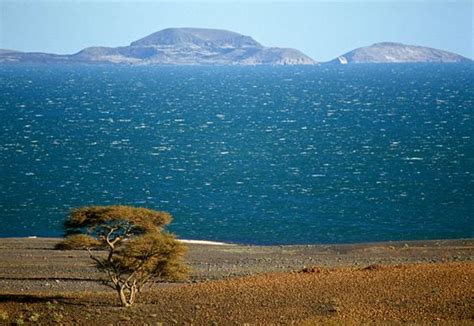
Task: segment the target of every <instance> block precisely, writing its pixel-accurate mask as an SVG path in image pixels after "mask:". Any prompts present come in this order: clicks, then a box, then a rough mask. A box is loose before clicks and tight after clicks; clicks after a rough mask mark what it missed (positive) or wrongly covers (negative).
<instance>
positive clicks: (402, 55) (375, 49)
mask: <svg viewBox="0 0 474 326" xmlns="http://www.w3.org/2000/svg"><path fill="white" fill-rule="evenodd" d="M470 61H471V60H470V59H468V58H465V57H463V56H460V55H458V54H455V53H451V52H447V51H443V50H438V49H433V48H429V47H424V46H416V45H406V44H402V43H394V42H381V43H375V44H372V45H370V46H364V47H361V48H357V49H355V50H352V51H350V52H347V53H346V54H343V55H341V56H339V57H337V58H336V59H334V60H332V61H330V62H329V63H333V64H351V63H409V62H413V63H414V62H418V63H420V62H428V63H429V62H432V63H452V62H470Z"/></svg>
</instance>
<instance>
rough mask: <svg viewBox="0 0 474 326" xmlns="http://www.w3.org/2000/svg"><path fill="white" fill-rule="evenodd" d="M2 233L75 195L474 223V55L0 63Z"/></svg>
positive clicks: (230, 229) (39, 227) (211, 235)
mask: <svg viewBox="0 0 474 326" xmlns="http://www.w3.org/2000/svg"><path fill="white" fill-rule="evenodd" d="M0 91H1V93H0V119H1V121H0V155H1V161H0V222H1V225H0V236H2V237H7V236H28V235H37V236H58V235H61V234H62V222H63V220H64V219H65V217H66V216H67V213H68V211H69V210H70V209H71V208H72V207H78V206H83V205H110V204H129V205H136V206H145V207H149V208H153V209H159V210H165V211H169V212H171V213H172V215H173V217H174V221H173V223H172V225H171V227H170V229H171V230H172V231H173V232H175V233H176V234H177V235H178V236H179V237H181V238H190V239H206V240H218V241H230V242H238V243H252V244H295V243H340V242H364V241H380V240H409V239H436V238H465V237H473V235H474V226H473V225H474V220H473V211H474V200H473V196H474V179H473V173H474V141H473V137H474V133H473V126H474V125H473V108H474V105H473V102H474V66H473V65H458V64H452V65H451V64H446V65H436V64H429V65H357V66H334V67H329V66H326V67H325V66H320V67H117V66H61V65H54V66H47V65H37V66H35V65H18V66H14V65H11V66H0Z"/></svg>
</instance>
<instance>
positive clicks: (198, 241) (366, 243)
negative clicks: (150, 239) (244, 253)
mask: <svg viewBox="0 0 474 326" xmlns="http://www.w3.org/2000/svg"><path fill="white" fill-rule="evenodd" d="M6 239H9V240H16V241H18V240H22V239H23V240H40V241H41V240H54V241H60V240H61V239H63V238H62V237H52V236H51V237H50V236H44V237H43V236H35V235H31V236H24V237H18V236H11V237H10V236H8V237H0V242H1V241H3V240H6ZM176 240H178V241H180V242H182V243H184V244H190V245H213V246H242V247H308V246H309V247H313V246H370V245H384V244H392V245H398V244H422V243H439V244H442V243H451V242H463V241H474V237H472V238H439V239H413V240H381V241H363V242H327V243H326V242H324V243H322V242H319V243H286V244H281V243H275V244H254V243H239V242H223V241H214V240H203V239H181V238H176Z"/></svg>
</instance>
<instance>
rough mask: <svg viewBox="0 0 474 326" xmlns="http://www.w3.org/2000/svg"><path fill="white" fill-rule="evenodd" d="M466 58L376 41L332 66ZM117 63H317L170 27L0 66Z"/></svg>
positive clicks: (26, 55)
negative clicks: (126, 41) (122, 42)
mask: <svg viewBox="0 0 474 326" xmlns="http://www.w3.org/2000/svg"><path fill="white" fill-rule="evenodd" d="M468 61H471V60H470V59H467V58H464V57H462V56H460V55H457V54H454V53H450V52H446V51H442V50H437V49H432V48H427V47H421V46H412V45H405V44H400V43H376V44H373V45H371V46H367V47H362V48H358V49H355V50H353V51H351V52H348V53H346V54H344V55H342V56H339V57H338V58H336V59H334V60H332V61H330V62H328V63H331V64H352V63H403V62H468ZM21 62H38V63H113V64H130V65H314V64H318V63H317V62H316V61H315V60H313V59H311V58H310V57H308V56H307V55H305V54H303V53H302V52H301V51H298V50H295V49H290V48H277V47H265V46H263V45H262V44H260V43H258V42H257V41H255V40H254V39H253V38H252V37H250V36H245V35H242V34H238V33H235V32H230V31H225V30H217V29H204V28H168V29H164V30H161V31H159V32H156V33H153V34H150V35H148V36H146V37H144V38H142V39H139V40H137V41H135V42H132V43H131V44H130V45H129V46H121V47H90V48H86V49H84V50H82V51H80V52H78V53H76V54H71V55H58V54H50V53H39V52H18V51H13V50H0V63H21Z"/></svg>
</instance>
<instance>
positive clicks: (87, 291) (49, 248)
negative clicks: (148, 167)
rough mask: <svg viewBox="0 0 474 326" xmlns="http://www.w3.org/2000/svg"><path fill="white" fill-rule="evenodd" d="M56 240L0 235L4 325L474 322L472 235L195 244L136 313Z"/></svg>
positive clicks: (83, 255) (80, 254)
mask: <svg viewBox="0 0 474 326" xmlns="http://www.w3.org/2000/svg"><path fill="white" fill-rule="evenodd" d="M57 241H58V239H53V238H33V239H29V238H4V239H0V262H1V263H0V318H3V321H2V320H1V319H0V323H2V322H4V323H6V324H8V323H11V322H15V320H16V319H22V320H23V321H24V322H28V321H31V322H34V321H32V320H30V319H37V321H38V322H39V323H40V324H41V323H43V324H53V323H56V322H59V323H63V324H85V325H87V324H96V323H101V324H103V323H106V324H130V325H143V324H148V325H155V324H159V323H163V325H167V324H180V325H183V324H194V325H208V324H212V323H214V324H218V325H227V324H236V325H240V324H244V323H249V324H252V325H253V324H258V325H267V324H318V323H322V324H325V323H327V322H332V321H333V322H336V323H340V322H348V323H359V322H381V321H393V322H415V323H427V322H428V323H432V322H440V321H441V322H453V323H460V324H471V323H472V322H473V320H474V299H473V294H474V286H473V285H472V284H474V268H473V267H474V264H473V258H474V240H472V239H466V240H433V241H407V242H385V243H370V244H348V245H298V246H243V245H228V244H219V245H217V244H212V243H206V242H204V243H203V242H195V241H186V244H187V246H188V248H189V251H188V255H187V261H188V263H189V265H190V267H191V273H190V277H189V280H187V281H186V282H183V283H179V284H177V283H175V284H152V285H151V286H150V287H149V288H148V289H147V290H146V291H145V293H143V294H142V295H141V296H140V298H139V302H138V303H137V304H136V306H134V307H132V308H128V309H126V308H121V307H119V306H118V302H117V299H116V297H115V296H116V295H115V293H114V292H113V291H112V290H110V289H109V288H107V287H105V286H104V285H102V284H101V283H100V280H102V279H103V278H104V276H103V275H102V274H100V273H98V272H97V271H96V270H95V268H94V267H93V266H92V264H91V260H90V258H89V257H88V254H87V252H85V251H58V250H54V249H53V247H54V245H55V243H57ZM84 311H85V313H84ZM55 314H56V315H55ZM2 315H3V317H2ZM32 316H33V317H32ZM54 316H56V317H54Z"/></svg>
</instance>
